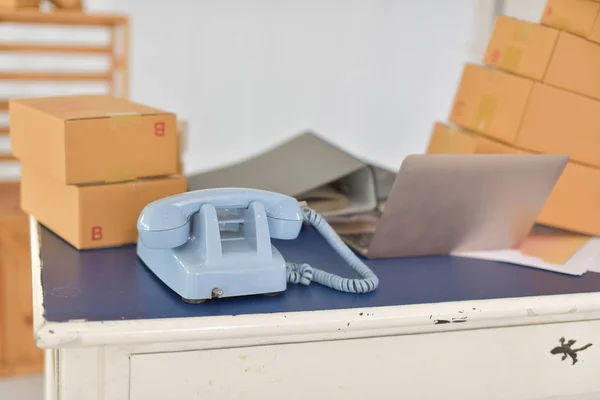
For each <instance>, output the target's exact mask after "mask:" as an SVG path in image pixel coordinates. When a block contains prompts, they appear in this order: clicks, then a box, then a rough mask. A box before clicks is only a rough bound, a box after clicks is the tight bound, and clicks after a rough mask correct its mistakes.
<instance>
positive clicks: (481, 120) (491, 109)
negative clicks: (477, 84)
mask: <svg viewBox="0 0 600 400" xmlns="http://www.w3.org/2000/svg"><path fill="white" fill-rule="evenodd" d="M497 105H498V99H497V98H496V97H494V96H483V97H482V98H481V101H480V102H479V106H478V107H477V112H476V113H475V119H474V120H473V125H472V126H473V129H475V130H476V131H478V132H485V133H487V132H486V131H487V129H488V128H489V126H490V124H491V122H492V120H493V119H494V114H495V113H496V106H497Z"/></svg>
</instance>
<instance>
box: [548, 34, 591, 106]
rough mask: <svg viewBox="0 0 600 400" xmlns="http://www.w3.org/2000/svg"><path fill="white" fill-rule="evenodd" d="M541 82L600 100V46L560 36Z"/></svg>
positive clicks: (578, 38)
mask: <svg viewBox="0 0 600 400" xmlns="http://www.w3.org/2000/svg"><path fill="white" fill-rule="evenodd" d="M544 82H546V83H548V84H549V85H552V86H556V87H559V88H563V89H566V90H569V91H572V92H575V93H579V94H583V95H586V96H590V97H593V98H595V99H600V44H598V43H593V42H590V41H589V40H585V39H582V38H580V37H578V36H575V35H571V34H569V33H565V32H561V33H560V35H559V38H558V41H557V43H556V47H555V49H554V54H553V55H552V59H551V60H550V63H549V65H548V70H547V71H546V76H545V77H544Z"/></svg>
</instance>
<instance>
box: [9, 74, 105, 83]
mask: <svg viewBox="0 0 600 400" xmlns="http://www.w3.org/2000/svg"><path fill="white" fill-rule="evenodd" d="M0 80H5V81H38V82H39V81H54V82H56V81H60V82H66V81H74V82H81V81H91V82H94V81H100V82H107V81H110V80H111V76H110V74H108V73H93V74H89V73H75V72H72V73H69V72H0Z"/></svg>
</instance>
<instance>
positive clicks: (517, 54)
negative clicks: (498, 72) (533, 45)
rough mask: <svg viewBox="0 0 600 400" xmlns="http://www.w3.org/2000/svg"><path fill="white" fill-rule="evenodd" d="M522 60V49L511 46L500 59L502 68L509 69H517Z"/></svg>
mask: <svg viewBox="0 0 600 400" xmlns="http://www.w3.org/2000/svg"><path fill="white" fill-rule="evenodd" d="M520 62H521V49H519V48H517V47H514V46H510V47H508V48H507V49H506V51H505V52H504V54H503V55H502V60H500V68H502V69H506V70H509V71H516V70H517V69H518V68H519V63H520Z"/></svg>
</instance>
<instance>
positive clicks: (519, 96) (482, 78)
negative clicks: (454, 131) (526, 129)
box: [449, 64, 533, 143]
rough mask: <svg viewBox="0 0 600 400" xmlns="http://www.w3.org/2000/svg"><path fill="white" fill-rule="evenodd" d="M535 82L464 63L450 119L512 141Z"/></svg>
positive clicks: (492, 135) (499, 138) (489, 134)
mask: <svg viewBox="0 0 600 400" xmlns="http://www.w3.org/2000/svg"><path fill="white" fill-rule="evenodd" d="M532 85H533V81H532V80H529V79H526V78H521V77H518V76H515V75H512V74H509V73H506V72H501V71H498V70H493V69H489V68H485V67H481V66H477V65H473V64H467V65H466V66H465V69H464V72H463V76H462V79H461V82H460V85H459V87H458V91H457V93H456V97H455V99H454V105H453V107H452V111H451V113H450V118H449V119H450V120H451V121H452V122H454V123H456V124H458V125H460V126H463V127H465V128H468V129H471V130H474V131H476V132H480V133H483V134H485V135H488V136H490V137H493V138H496V139H498V140H501V141H503V142H507V143H512V142H514V140H515V138H516V137H517V132H518V130H519V124H520V123H521V118H522V117H523V112H524V110H525V106H526V104H527V99H528V98H529V94H530V92H531V87H532Z"/></svg>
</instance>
